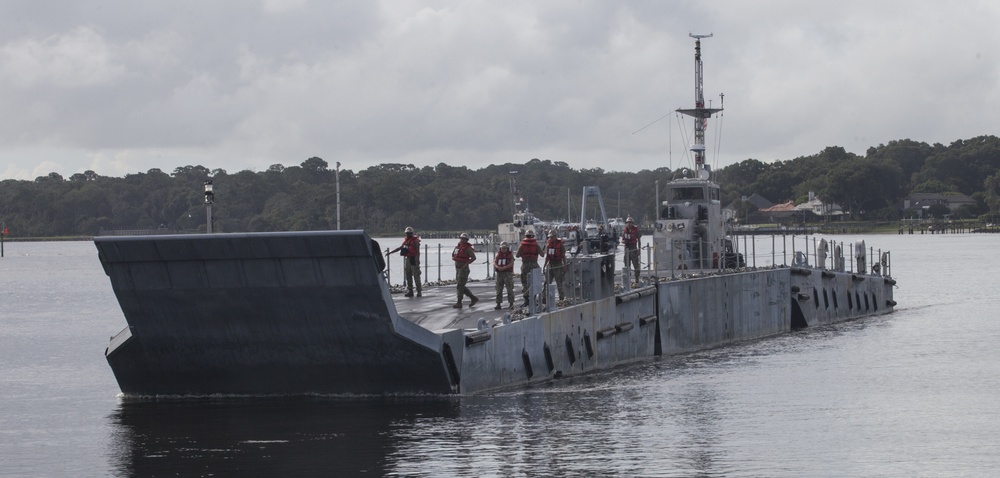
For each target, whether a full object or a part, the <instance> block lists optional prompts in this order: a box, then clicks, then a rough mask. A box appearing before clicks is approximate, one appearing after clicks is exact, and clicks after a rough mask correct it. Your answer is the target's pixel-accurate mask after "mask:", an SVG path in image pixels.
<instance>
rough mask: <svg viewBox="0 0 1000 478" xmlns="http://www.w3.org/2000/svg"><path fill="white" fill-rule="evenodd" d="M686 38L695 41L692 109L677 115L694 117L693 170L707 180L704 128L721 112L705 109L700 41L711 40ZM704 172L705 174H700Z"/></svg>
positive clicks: (716, 109)
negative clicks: (709, 120) (714, 115)
mask: <svg viewBox="0 0 1000 478" xmlns="http://www.w3.org/2000/svg"><path fill="white" fill-rule="evenodd" d="M688 36H690V37H691V38H694V39H695V42H694V108H692V109H684V108H679V109H678V110H677V112H678V113H682V114H685V115H688V116H692V117H694V144H693V145H691V152H693V153H694V164H695V170H696V171H697V173H696V174H697V175H698V177H703V178H704V179H707V178H708V174H706V173H707V170H706V169H705V128H706V127H707V126H708V119H709V118H711V117H712V115H713V114H715V113H718V112H720V111H722V108H705V92H704V84H703V80H704V78H703V75H702V65H701V39H702V38H711V37H712V34H711V33H709V34H707V35H695V34H694V33H688ZM702 171H706V173H702Z"/></svg>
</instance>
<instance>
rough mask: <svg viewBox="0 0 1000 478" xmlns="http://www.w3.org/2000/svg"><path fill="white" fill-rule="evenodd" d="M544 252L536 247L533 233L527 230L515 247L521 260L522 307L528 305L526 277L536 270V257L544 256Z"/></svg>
mask: <svg viewBox="0 0 1000 478" xmlns="http://www.w3.org/2000/svg"><path fill="white" fill-rule="evenodd" d="M544 255H545V251H543V250H542V249H541V248H540V247H538V243H537V242H535V231H532V230H528V231H527V232H525V233H524V239H523V240H521V244H520V245H519V246H517V257H518V258H520V259H521V295H523V296H524V305H528V296H529V295H531V294H530V293H529V291H528V276H529V275H530V274H531V270H532V269H538V257H539V256H544Z"/></svg>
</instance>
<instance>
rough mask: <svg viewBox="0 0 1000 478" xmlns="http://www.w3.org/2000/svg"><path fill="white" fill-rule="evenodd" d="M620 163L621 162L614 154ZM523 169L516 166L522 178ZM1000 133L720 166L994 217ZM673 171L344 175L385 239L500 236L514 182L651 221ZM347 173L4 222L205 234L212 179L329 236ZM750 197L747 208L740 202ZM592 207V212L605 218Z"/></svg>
mask: <svg viewBox="0 0 1000 478" xmlns="http://www.w3.org/2000/svg"><path fill="white" fill-rule="evenodd" d="M609 164H610V162H609ZM513 171H517V174H512V172H513ZM998 171H1000V140H998V138H996V137H994V136H983V137H977V138H972V139H969V140H964V141H962V140H960V141H956V142H954V143H952V144H951V145H948V146H944V145H941V144H934V145H928V144H926V143H918V142H914V141H910V140H901V141H893V142H890V143H889V144H887V145H879V146H877V147H872V148H870V149H869V150H868V151H867V153H866V154H865V155H864V156H859V155H855V154H852V153H848V152H846V151H845V150H844V149H843V148H841V147H829V148H826V149H824V150H823V151H821V152H820V153H818V154H815V155H812V156H804V157H800V158H796V159H792V160H788V161H775V162H771V163H765V162H762V161H759V160H756V159H748V160H745V161H743V162H741V163H738V164H733V165H730V166H727V167H725V168H723V169H721V170H720V171H718V175H717V177H716V178H717V180H718V181H719V182H720V184H721V185H722V189H723V194H724V196H723V204H727V205H728V204H731V203H734V202H735V204H736V205H737V207H746V203H745V202H741V201H738V199H740V198H741V197H742V196H750V195H751V194H754V193H757V194H760V195H761V196H764V197H766V198H767V199H769V200H771V201H774V202H783V201H787V200H795V201H796V202H802V201H804V200H805V199H806V198H807V196H808V193H809V192H810V191H813V192H815V193H816V194H818V195H819V196H820V197H821V198H823V199H824V200H825V201H829V202H836V203H838V204H840V205H841V206H843V208H844V209H845V210H846V211H849V212H851V213H852V217H853V218H855V219H878V220H892V219H897V218H900V217H903V216H904V215H906V214H909V213H912V211H911V212H907V211H903V210H902V209H901V205H902V200H903V199H904V198H905V197H906V196H907V195H909V194H910V193H915V192H936V193H962V194H966V195H968V196H971V197H972V198H973V199H976V201H977V206H975V207H969V208H968V210H966V211H964V212H962V213H961V214H965V215H968V216H969V217H975V216H978V215H986V214H993V213H996V212H997V211H998V207H1000V201H998V197H1000V174H998ZM673 174H674V171H671V170H669V169H668V168H659V169H656V170H652V171H650V170H642V171H639V172H610V171H604V170H603V169H601V168H595V169H581V170H575V169H572V168H570V166H569V165H568V164H567V163H565V162H561V161H556V162H553V161H549V160H539V159H532V160H530V161H528V162H527V163H523V164H516V163H508V164H502V165H491V166H487V167H485V168H482V169H478V170H472V169H469V168H467V167H465V166H449V165H446V164H438V165H437V166H435V167H430V166H425V167H423V168H417V167H414V166H413V165H408V164H394V163H388V164H380V165H377V166H372V167H369V168H367V169H364V170H361V171H357V172H355V171H351V170H341V171H340V195H341V201H340V204H341V206H340V222H341V228H342V229H366V230H368V231H370V232H371V233H373V234H387V233H398V232H399V231H401V230H402V229H403V228H404V227H406V226H407V225H411V226H413V227H416V228H417V229H418V230H490V229H493V228H495V227H496V225H497V223H498V222H500V221H505V220H509V219H510V217H511V214H512V208H513V199H514V198H513V195H512V192H511V178H513V179H514V181H515V183H516V187H517V190H518V193H519V195H520V196H521V197H523V198H524V199H526V200H527V202H528V206H529V208H530V210H531V211H533V212H534V213H535V215H536V216H538V217H539V218H542V219H546V220H558V219H567V218H570V219H573V220H579V218H580V215H581V212H580V211H579V207H580V204H581V197H582V191H583V187H584V186H590V185H596V186H599V187H600V189H601V192H602V195H603V199H604V204H605V209H606V211H607V214H608V215H609V216H623V217H624V216H626V215H632V216H633V217H635V218H636V219H637V220H640V221H642V222H648V221H651V220H652V219H653V215H654V214H655V212H654V211H655V209H654V205H655V202H656V201H655V196H656V187H657V186H656V184H657V181H659V182H660V184H664V183H665V182H666V181H668V180H669V179H670V178H671V177H672V176H673ZM336 175H337V173H336V171H335V170H333V169H330V167H329V163H327V162H326V161H325V160H323V159H321V158H316V157H313V158H309V159H306V160H305V161H303V162H302V163H301V164H300V165H298V166H287V167H286V166H283V165H281V164H275V165H272V166H271V167H270V168H268V169H267V170H266V171H260V172H254V171H249V170H245V171H240V172H237V173H233V174H230V173H228V172H226V171H225V170H222V169H214V170H210V169H208V168H206V167H203V166H183V167H178V168H176V169H175V170H174V171H173V172H172V173H170V174H167V173H165V172H163V171H161V170H159V169H151V170H149V171H147V172H145V173H136V174H128V175H126V176H125V177H107V176H100V175H98V174H96V173H95V172H93V171H86V172H84V173H77V174H73V175H72V176H70V177H69V178H63V177H62V176H61V175H59V174H57V173H50V174H49V175H47V176H41V177H38V178H36V179H35V180H34V181H25V180H4V181H2V183H0V221H2V222H3V223H4V225H6V226H7V227H8V228H9V229H10V232H11V235H15V236H21V237H56V236H79V235H82V236H92V235H97V234H99V233H101V231H110V230H123V229H133V230H134V229H157V228H160V229H165V230H169V231H191V232H195V231H204V230H205V228H206V224H205V222H206V215H205V206H204V195H203V193H204V182H205V181H206V180H211V181H212V182H213V187H214V194H215V204H214V206H213V219H214V221H213V229H214V231H215V232H252V231H282V230H318V229H335V228H336V227H337V199H336V195H337V190H336V187H337V186H336V182H337V181H336ZM740 205H742V206H740ZM596 206H597V204H596V201H594V200H590V201H588V209H590V210H589V211H586V215H587V217H595V216H596V215H597V213H598V212H599V211H598V210H597V207H596Z"/></svg>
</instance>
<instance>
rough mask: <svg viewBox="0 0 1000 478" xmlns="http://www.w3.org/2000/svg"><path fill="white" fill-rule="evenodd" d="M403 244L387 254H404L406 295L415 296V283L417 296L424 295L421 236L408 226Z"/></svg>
mask: <svg viewBox="0 0 1000 478" xmlns="http://www.w3.org/2000/svg"><path fill="white" fill-rule="evenodd" d="M404 232H405V234H406V237H404V238H403V244H401V245H400V246H399V247H397V248H395V249H393V250H391V251H389V252H388V253H387V254H386V255H389V254H393V253H395V252H397V251H398V252H399V255H401V256H403V279H404V281H406V294H404V295H405V297H413V283H414V282H416V284H417V297H420V296H421V295H423V294H422V293H421V285H420V236H418V235H416V234H414V233H413V228H412V227H409V226H407V227H406V229H405V231H404Z"/></svg>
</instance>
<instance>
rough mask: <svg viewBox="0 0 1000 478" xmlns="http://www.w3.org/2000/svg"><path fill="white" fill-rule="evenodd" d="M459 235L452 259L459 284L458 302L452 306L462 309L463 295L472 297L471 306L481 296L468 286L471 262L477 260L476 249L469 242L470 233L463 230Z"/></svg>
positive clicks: (456, 280)
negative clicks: (476, 294)
mask: <svg viewBox="0 0 1000 478" xmlns="http://www.w3.org/2000/svg"><path fill="white" fill-rule="evenodd" d="M458 237H459V239H458V245H457V246H455V250H453V251H452V252H451V260H453V261H455V282H456V284H457V286H458V302H457V303H455V305H453V306H452V307H454V308H456V309H461V308H462V297H464V296H469V299H471V300H470V301H469V307H472V306H474V305H476V302H479V297H476V296H475V295H473V294H472V291H471V290H469V288H468V287H467V286H466V284H467V283H468V282H469V264H472V263H473V262H475V260H476V251H475V250H473V248H472V244H469V235H468V234H466V233H464V232H463V233H462V235H461V236H458Z"/></svg>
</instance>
